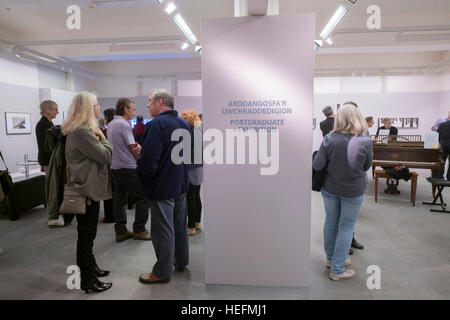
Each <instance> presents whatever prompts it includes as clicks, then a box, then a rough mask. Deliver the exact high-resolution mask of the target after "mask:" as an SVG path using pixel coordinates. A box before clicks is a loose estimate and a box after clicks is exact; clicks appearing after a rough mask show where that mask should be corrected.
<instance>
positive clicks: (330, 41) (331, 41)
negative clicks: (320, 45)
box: [325, 38, 333, 44]
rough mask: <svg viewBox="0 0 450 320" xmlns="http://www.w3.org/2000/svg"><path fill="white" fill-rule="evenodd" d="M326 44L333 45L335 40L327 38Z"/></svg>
mask: <svg viewBox="0 0 450 320" xmlns="http://www.w3.org/2000/svg"><path fill="white" fill-rule="evenodd" d="M325 42H326V43H328V44H333V40H332V39H331V38H327V40H325Z"/></svg>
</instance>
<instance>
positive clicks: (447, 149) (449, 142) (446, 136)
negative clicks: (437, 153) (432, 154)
mask: <svg viewBox="0 0 450 320" xmlns="http://www.w3.org/2000/svg"><path fill="white" fill-rule="evenodd" d="M437 132H438V133H439V144H440V145H441V147H442V150H443V154H442V160H443V161H444V168H443V170H441V177H442V178H443V177H444V171H445V162H446V161H447V158H448V156H449V155H450V120H447V121H445V122H443V123H441V124H440V125H439V127H438V129H437ZM447 180H448V181H450V170H447Z"/></svg>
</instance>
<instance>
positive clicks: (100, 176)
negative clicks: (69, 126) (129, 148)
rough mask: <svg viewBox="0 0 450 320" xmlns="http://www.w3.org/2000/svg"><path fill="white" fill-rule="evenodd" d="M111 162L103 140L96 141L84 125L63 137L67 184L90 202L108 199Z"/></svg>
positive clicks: (109, 194) (107, 144)
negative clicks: (65, 137) (72, 186)
mask: <svg viewBox="0 0 450 320" xmlns="http://www.w3.org/2000/svg"><path fill="white" fill-rule="evenodd" d="M111 159H112V146H111V144H110V143H109V142H108V140H106V139H99V138H98V137H97V136H96V135H95V134H94V132H92V130H91V129H90V128H89V127H87V126H86V125H82V126H80V127H78V128H77V129H76V130H75V131H73V132H71V133H69V134H68V135H67V141H66V160H67V165H68V167H69V180H70V183H73V184H76V185H78V187H77V189H78V191H79V192H80V193H81V194H82V195H84V196H86V197H88V198H89V199H91V200H93V201H100V200H106V199H110V198H111V197H112V192H111V176H110V173H109V172H110V171H109V165H110V164H111Z"/></svg>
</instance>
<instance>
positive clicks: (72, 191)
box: [59, 166, 87, 214]
mask: <svg viewBox="0 0 450 320" xmlns="http://www.w3.org/2000/svg"><path fill="white" fill-rule="evenodd" d="M66 172H67V184H66V185H65V186H64V196H63V202H62V204H61V207H60V208H59V213H62V214H85V213H86V201H87V199H86V197H85V196H83V195H82V194H81V193H80V192H79V191H78V190H77V185H76V184H74V183H72V184H71V183H70V176H69V173H70V172H69V166H67V167H66Z"/></svg>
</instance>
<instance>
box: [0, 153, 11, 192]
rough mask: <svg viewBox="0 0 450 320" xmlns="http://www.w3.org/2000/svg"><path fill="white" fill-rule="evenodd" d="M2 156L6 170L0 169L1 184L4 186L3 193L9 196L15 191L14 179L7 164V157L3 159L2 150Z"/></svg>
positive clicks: (0, 155) (0, 154)
mask: <svg viewBox="0 0 450 320" xmlns="http://www.w3.org/2000/svg"><path fill="white" fill-rule="evenodd" d="M0 157H1V158H2V161H3V163H4V165H5V168H6V170H0V184H1V186H2V190H3V193H4V194H5V195H6V196H7V195H9V194H11V193H12V191H13V181H12V178H11V175H10V174H9V170H8V167H7V166H6V162H5V159H3V155H2V152H1V151H0Z"/></svg>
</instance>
